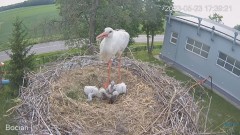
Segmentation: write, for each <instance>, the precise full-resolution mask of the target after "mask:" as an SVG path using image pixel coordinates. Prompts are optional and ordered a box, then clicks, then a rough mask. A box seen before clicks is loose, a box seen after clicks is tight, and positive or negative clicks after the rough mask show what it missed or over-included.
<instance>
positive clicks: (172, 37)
mask: <svg viewBox="0 0 240 135" xmlns="http://www.w3.org/2000/svg"><path fill="white" fill-rule="evenodd" d="M173 33H176V34H177V37H174V36H173ZM178 36H179V35H178V33H177V32H171V38H170V41H169V42H170V43H171V44H174V45H176V44H177V42H178ZM172 39H175V40H176V43H174V42H172Z"/></svg>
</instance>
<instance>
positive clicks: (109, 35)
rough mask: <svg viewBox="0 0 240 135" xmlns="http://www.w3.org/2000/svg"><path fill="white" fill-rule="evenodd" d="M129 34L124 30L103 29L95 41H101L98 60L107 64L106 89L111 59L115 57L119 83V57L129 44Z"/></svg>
mask: <svg viewBox="0 0 240 135" xmlns="http://www.w3.org/2000/svg"><path fill="white" fill-rule="evenodd" d="M129 37H130V36H129V34H128V33H127V32H126V31H125V30H113V29H112V28H110V27H107V28H105V29H104V32H103V33H101V34H100V35H98V36H97V39H103V40H102V41H101V43H100V59H101V60H103V61H104V62H108V79H107V82H105V83H104V88H107V87H108V85H109V82H110V75H111V66H112V59H114V58H115V56H116V55H117V57H118V59H119V63H118V79H119V82H120V81H121V73H120V67H121V55H122V53H123V51H124V49H125V48H126V47H127V45H128V42H129Z"/></svg>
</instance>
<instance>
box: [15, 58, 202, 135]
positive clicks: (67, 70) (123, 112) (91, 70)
mask: <svg viewBox="0 0 240 135" xmlns="http://www.w3.org/2000/svg"><path fill="white" fill-rule="evenodd" d="M116 65H117V62H115V61H114V62H113V67H112V79H113V80H115V82H116V81H117V66H116ZM106 68H107V67H106V64H104V63H102V62H100V61H99V60H98V59H97V57H95V56H77V57H73V58H72V59H70V60H64V61H62V62H61V63H59V64H54V65H51V66H49V67H46V68H44V69H42V70H41V71H39V72H38V73H29V74H28V75H26V78H27V79H28V86H27V87H23V88H22V89H21V95H20V98H21V104H20V105H18V107H17V112H18V113H17V114H18V118H17V120H18V123H19V125H20V126H28V131H20V132H21V134H81V135H82V134H83V135H85V134H86V135H95V134H107V135H108V134H109V135H113V134H119V135H122V134H129V135H139V134H184V135H187V134H198V133H199V132H200V130H201V128H200V126H199V123H200V122H199V114H200V109H199V107H198V104H197V103H196V102H195V101H194V99H193V97H192V96H191V95H190V94H189V90H190V89H189V88H186V87H184V86H182V85H181V83H180V82H179V81H176V80H175V79H173V78H171V77H168V76H167V75H166V74H165V71H164V69H163V68H162V67H159V66H154V65H150V64H148V63H143V62H139V61H136V60H133V59H129V58H124V59H123V60H122V69H121V72H122V80H123V82H125V83H126V85H127V90H128V93H127V94H126V95H120V96H119V97H118V99H117V101H116V102H115V103H114V104H108V102H107V101H104V100H101V99H97V98H94V100H93V101H92V102H86V99H87V97H86V96H85V95H84V93H83V88H84V86H86V85H94V86H97V87H101V86H102V84H103V82H104V81H106V78H107V69H106Z"/></svg>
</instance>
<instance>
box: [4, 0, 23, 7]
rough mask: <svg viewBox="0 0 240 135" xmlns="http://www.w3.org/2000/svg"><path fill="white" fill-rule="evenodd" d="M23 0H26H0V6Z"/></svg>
mask: <svg viewBox="0 0 240 135" xmlns="http://www.w3.org/2000/svg"><path fill="white" fill-rule="evenodd" d="M23 1H26V0H0V7H1V6H7V5H11V4H15V3H20V2H23Z"/></svg>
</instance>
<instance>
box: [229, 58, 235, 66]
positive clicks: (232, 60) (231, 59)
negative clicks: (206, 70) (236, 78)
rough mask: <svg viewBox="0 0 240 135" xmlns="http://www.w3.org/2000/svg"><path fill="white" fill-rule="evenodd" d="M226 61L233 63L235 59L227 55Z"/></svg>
mask: <svg viewBox="0 0 240 135" xmlns="http://www.w3.org/2000/svg"><path fill="white" fill-rule="evenodd" d="M227 62H228V63H230V64H232V65H234V62H235V59H233V58H232V57H229V56H228V57H227Z"/></svg>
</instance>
